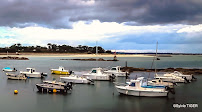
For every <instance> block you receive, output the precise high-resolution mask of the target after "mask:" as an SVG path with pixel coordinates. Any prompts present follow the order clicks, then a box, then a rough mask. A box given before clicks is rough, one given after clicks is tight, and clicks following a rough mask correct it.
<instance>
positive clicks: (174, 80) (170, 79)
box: [153, 42, 188, 83]
mask: <svg viewBox="0 0 202 112" xmlns="http://www.w3.org/2000/svg"><path fill="white" fill-rule="evenodd" d="M157 49H158V42H157V44H156V56H155V57H154V59H156V60H157ZM153 61H154V60H153ZM154 78H155V79H157V80H162V82H172V83H177V82H187V81H188V80H186V78H182V77H179V76H176V75H170V76H168V75H162V76H160V75H158V74H157V72H156V64H155V76H154Z"/></svg>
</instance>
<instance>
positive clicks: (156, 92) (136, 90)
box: [115, 77, 169, 97]
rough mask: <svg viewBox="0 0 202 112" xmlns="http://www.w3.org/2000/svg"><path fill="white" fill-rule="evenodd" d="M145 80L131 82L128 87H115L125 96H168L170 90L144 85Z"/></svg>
mask: <svg viewBox="0 0 202 112" xmlns="http://www.w3.org/2000/svg"><path fill="white" fill-rule="evenodd" d="M143 79H144V77H139V78H138V79H137V80H131V81H130V84H128V85H115V87H116V89H117V91H118V92H119V93H121V94H125V95H132V96H148V97H162V96H168V93H169V91H168V88H166V87H165V86H162V87H156V86H147V85H145V83H143Z"/></svg>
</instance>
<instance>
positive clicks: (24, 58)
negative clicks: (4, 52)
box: [0, 56, 29, 60]
mask: <svg viewBox="0 0 202 112" xmlns="http://www.w3.org/2000/svg"><path fill="white" fill-rule="evenodd" d="M0 59H2V60H29V58H26V57H11V56H7V57H0Z"/></svg>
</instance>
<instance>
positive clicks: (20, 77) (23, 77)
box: [6, 73, 27, 80]
mask: <svg viewBox="0 0 202 112" xmlns="http://www.w3.org/2000/svg"><path fill="white" fill-rule="evenodd" d="M6 75H7V77H8V79H11V80H26V79H27V77H26V76H25V75H22V74H20V75H16V74H10V73H6Z"/></svg>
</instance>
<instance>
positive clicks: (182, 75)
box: [164, 71, 196, 81]
mask: <svg viewBox="0 0 202 112" xmlns="http://www.w3.org/2000/svg"><path fill="white" fill-rule="evenodd" d="M173 75H174V76H178V77H182V78H186V79H187V80H189V81H191V80H195V79H196V78H195V77H194V76H193V75H184V74H183V73H181V72H178V71H174V72H173V73H166V74H164V76H173Z"/></svg>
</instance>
